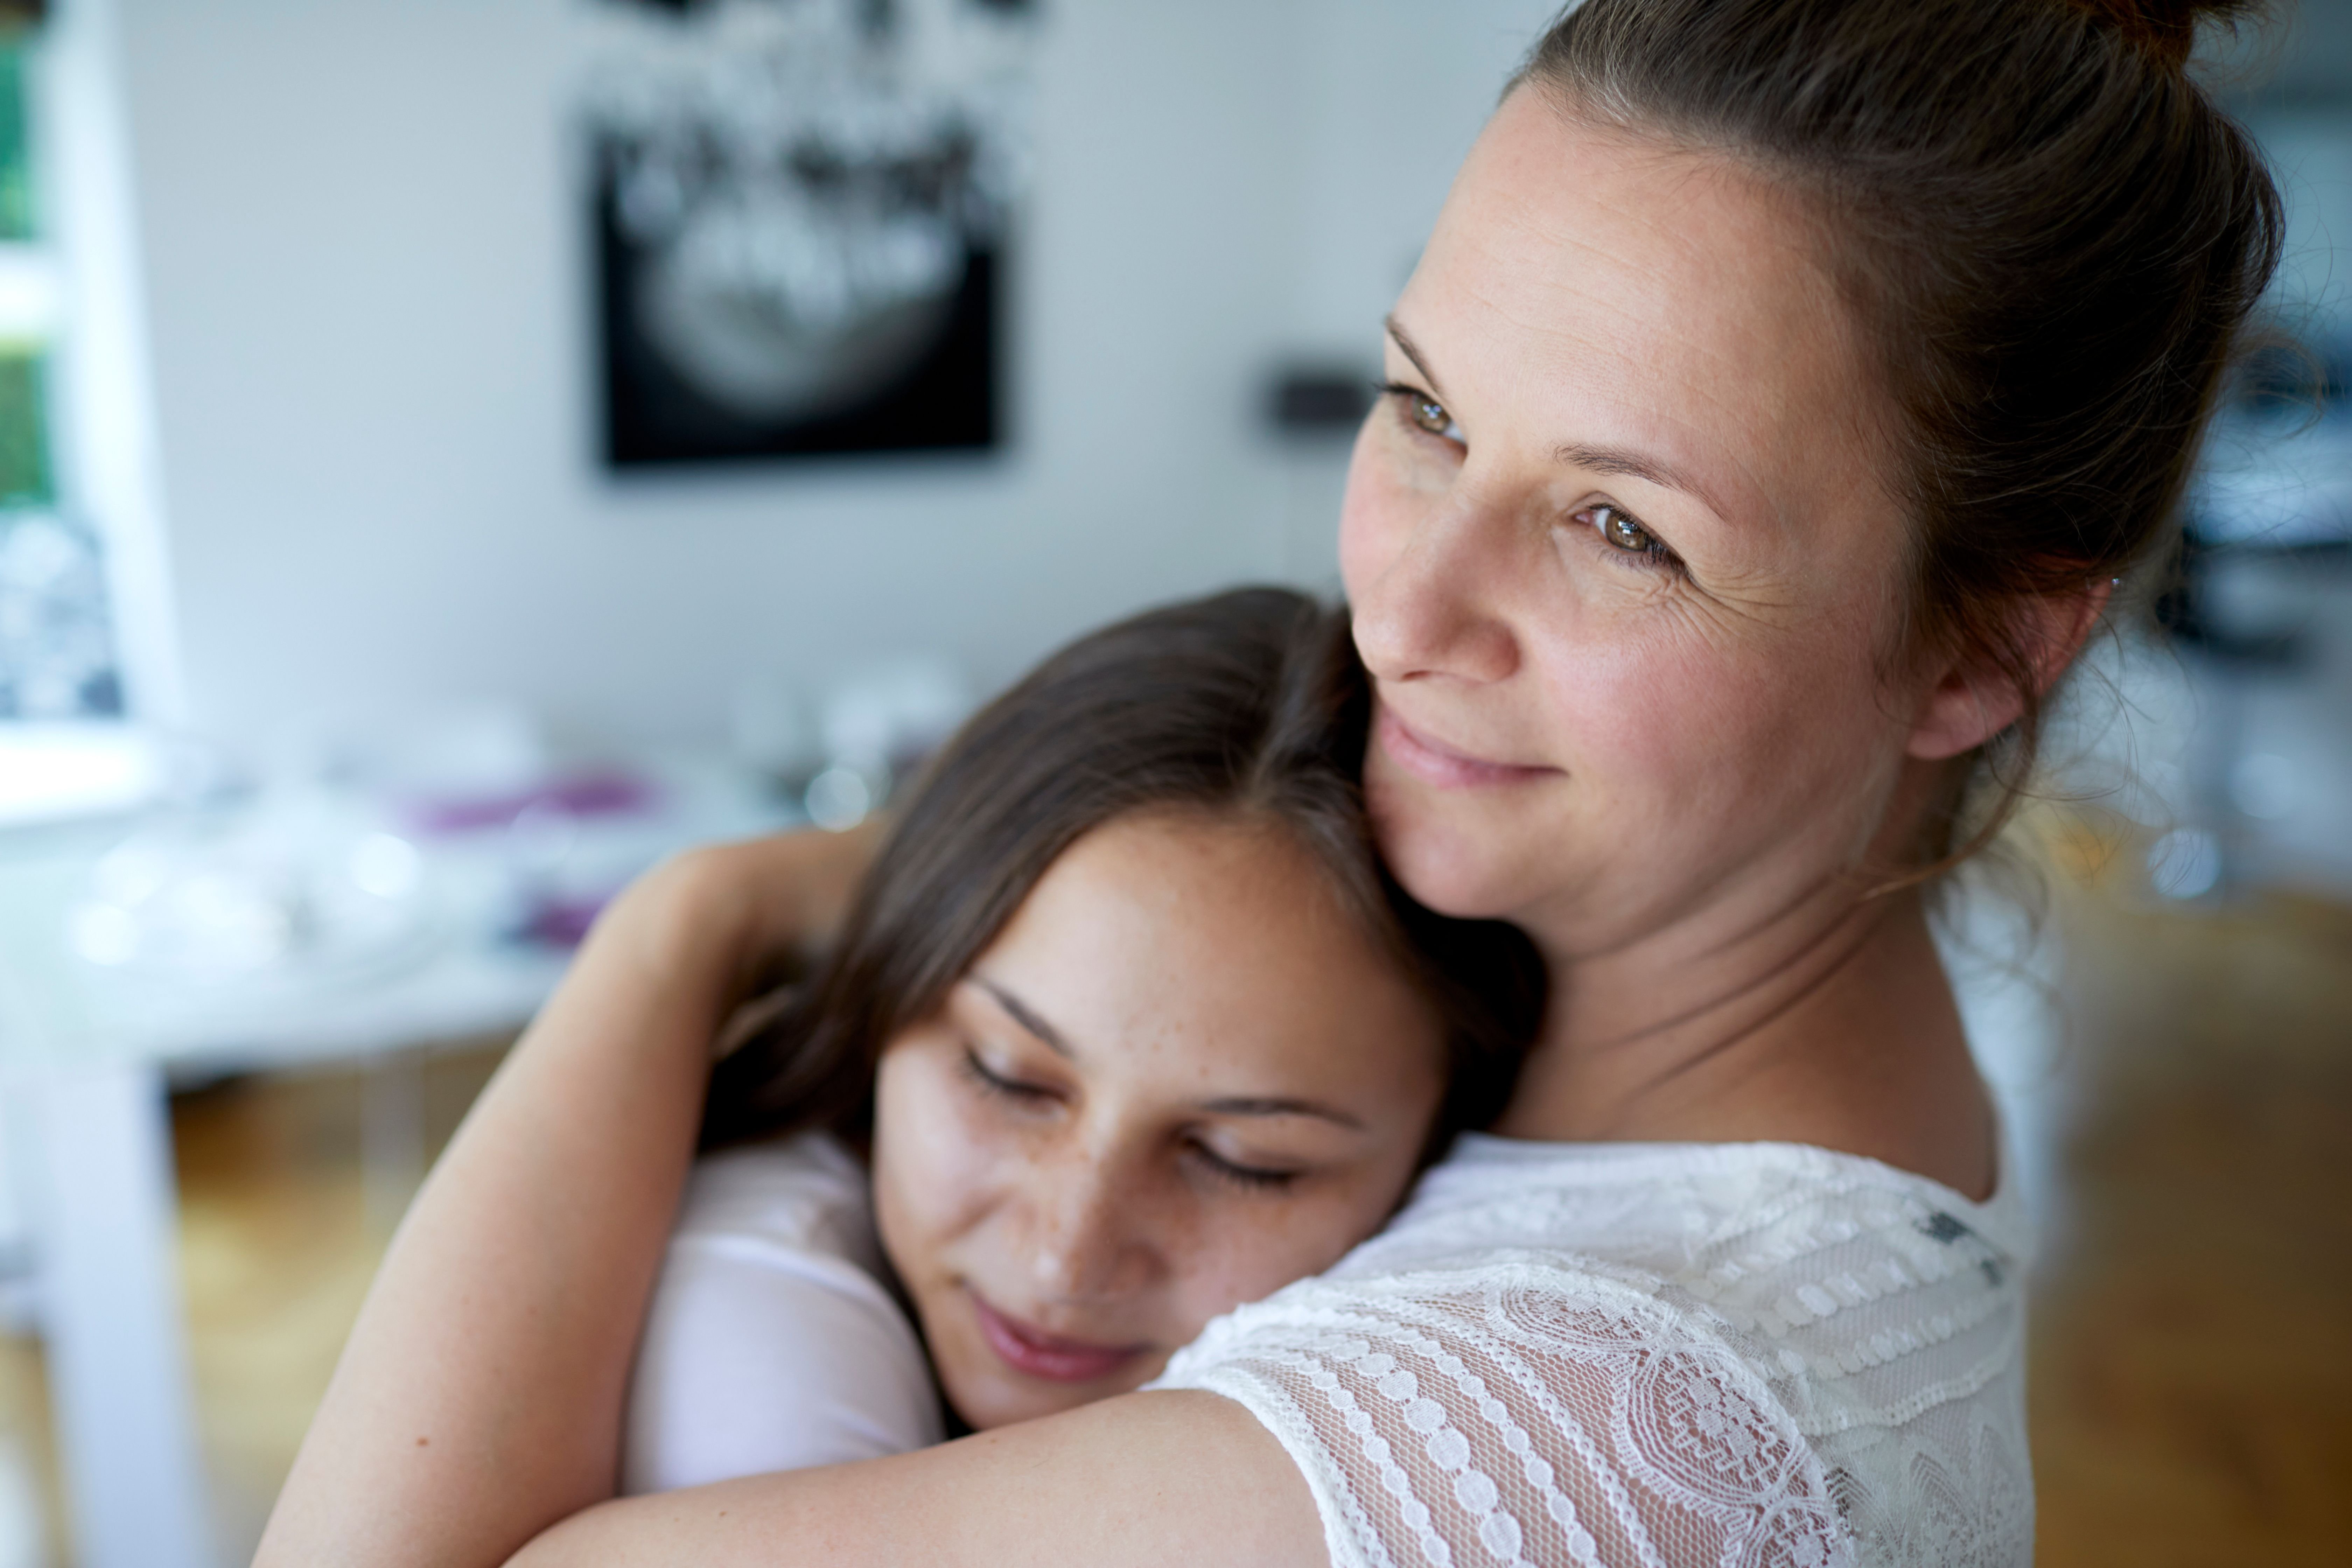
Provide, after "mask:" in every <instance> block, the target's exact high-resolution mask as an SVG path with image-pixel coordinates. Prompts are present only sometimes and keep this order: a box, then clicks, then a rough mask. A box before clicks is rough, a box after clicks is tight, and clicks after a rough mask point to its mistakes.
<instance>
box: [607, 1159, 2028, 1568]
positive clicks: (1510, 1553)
mask: <svg viewBox="0 0 2352 1568" xmlns="http://www.w3.org/2000/svg"><path fill="white" fill-rule="evenodd" d="M2013 1187H2014V1184H2013V1183H2010V1182H2007V1181H2006V1180H2004V1184H2003V1191H2002V1192H2001V1193H2000V1195H1998V1196H1997V1197H1995V1198H1994V1199H1993V1200H1992V1201H1991V1202H1990V1203H1985V1204H1975V1203H1971V1202H1969V1200H1968V1199H1966V1198H1964V1197H1962V1196H1960V1195H1959V1194H1957V1193H1954V1192H1952V1191H1951V1190H1950V1189H1948V1188H1946V1187H1943V1186H1941V1185H1939V1184H1936V1183H1934V1182H1930V1181H1927V1180H1926V1179H1925V1178H1923V1177H1919V1176H1915V1175H1910V1174H1907V1173H1904V1172H1901V1171H1897V1170H1895V1169H1893V1168H1891V1167H1889V1166H1886V1165H1884V1164H1881V1163H1878V1162H1876V1161H1874V1160H1865V1159H1862V1158H1859V1157H1857V1156H1854V1155H1850V1154H1839V1153H1833V1152H1830V1151H1827V1150H1823V1149H1816V1148H1811V1147H1807V1146H1803V1145H1799V1144H1788V1143H1740V1144H1703V1143H1683V1144H1607V1143H1603V1144H1572V1143H1535V1142H1516V1141H1511V1140H1506V1139H1499V1138H1488V1137H1477V1136H1471V1137H1465V1138H1464V1139H1463V1140H1462V1141H1461V1142H1459V1143H1458V1144H1457V1145H1456V1147H1455V1149H1454V1153H1453V1154H1452V1155H1451V1156H1450V1157H1449V1158H1448V1159H1447V1160H1446V1161H1445V1162H1444V1163H1442V1164H1441V1165H1439V1166H1437V1167H1436V1168H1435V1169H1433V1170H1432V1171H1431V1172H1430V1173H1428V1174H1427V1175H1426V1176H1424V1177H1423V1180H1422V1182H1421V1184H1420V1185H1419V1186H1418V1187H1417V1188H1416V1189H1415V1190H1414V1193H1413V1195H1412V1200H1411V1201H1410V1202H1409V1203H1408V1204H1407V1205H1406V1206H1405V1208H1404V1209H1403V1210H1402V1212H1401V1213H1400V1214H1399V1215H1397V1216H1396V1218H1395V1219H1394V1220H1393V1221H1391V1223H1390V1225H1389V1226H1388V1227H1387V1228H1386V1229H1385V1230H1383V1231H1382V1232H1381V1234H1380V1235H1379V1236H1376V1237H1373V1238H1372V1239H1370V1241H1367V1242H1366V1243H1364V1244H1363V1245H1362V1246H1361V1247H1358V1248H1357V1249H1356V1250H1355V1251H1353V1252H1352V1253H1350V1254H1349V1256H1348V1257H1347V1258H1344V1259H1342V1260H1341V1261H1340V1262H1339V1265H1338V1266H1337V1267H1335V1268H1332V1269H1331V1270H1330V1271H1329V1272H1328V1273H1325V1274H1322V1275H1318V1276H1317V1277H1315V1278H1313V1279H1303V1280H1300V1281H1299V1282H1297V1284H1294V1285H1291V1286H1289V1287H1287V1288H1286V1289H1282V1290H1280V1291H1277V1292H1276V1293H1275V1294H1274V1295H1272V1296H1270V1297H1268V1298H1267V1299H1266V1300H1264V1301H1261V1302H1257V1303H1255V1304H1253V1305H1250V1306H1245V1307H1242V1308H1239V1309H1237V1310H1234V1311H1233V1312H1230V1313H1228V1314H1226V1315H1225V1316H1224V1317H1223V1318H1220V1319H1218V1320H1217V1321H1214V1322H1213V1323H1211V1324H1210V1325H1209V1327H1208V1329H1207V1330H1206V1331H1204V1332H1203V1333H1202V1336H1201V1337H1200V1339H1199V1340H1197V1341H1195V1342H1193V1343H1192V1345H1190V1346H1188V1347H1187V1348H1186V1349H1184V1350H1182V1351H1180V1352H1177V1355H1176V1357H1175V1358H1174V1360H1173V1361H1171V1363H1170V1365H1169V1368H1168V1372H1167V1373H1166V1374H1165V1375H1164V1376H1163V1377H1162V1378H1161V1379H1160V1382H1159V1383H1157V1384H1154V1385H1153V1386H1155V1387H1160V1388H1196V1389H1205V1390H1210V1391H1213V1392H1215V1393H1217V1394H1223V1395H1225V1396H1226V1397H1228V1398H1231V1399H1234V1400H1235V1401H1237V1402H1239V1403H1240V1404H1241V1405H1244V1407H1245V1408H1247V1409H1248V1410H1250V1411H1251V1412H1252V1413H1253V1414H1254V1415H1255V1416H1256V1417H1257V1418H1258V1419H1259V1420H1260V1421H1262V1422H1263V1423H1264V1424H1265V1426H1266V1427H1267V1428H1268V1429H1269V1430H1270V1431H1271V1432H1272V1433H1273V1434H1274V1435H1275V1436H1276V1438H1277V1439H1279V1440H1280V1441H1281V1443H1282V1444H1283V1446H1284V1447H1285V1448H1286V1450H1287V1451H1288V1453H1289V1455H1290V1457H1291V1458H1292V1459H1293V1460H1294V1461H1295V1462H1296V1463H1297V1466H1298V1468H1299V1469H1300V1471H1301V1473H1302V1474H1303V1475H1304V1476H1305V1478H1306V1479H1307V1485H1308V1487H1309V1489H1311V1491H1312V1492H1313V1494H1314V1496H1315V1500H1316V1503H1317V1506H1318V1510H1320V1512H1321V1514H1322V1520H1323V1529H1324V1539H1325V1542H1326V1544H1327V1546H1328V1550H1329V1553H1330V1561H1331V1564H1332V1568H1405V1565H1418V1564H1433V1565H1435V1568H1448V1565H1449V1564H1459V1565H1461V1568H1469V1565H1472V1564H1479V1565H1486V1564H1498V1565H1499V1564H1517V1563H1528V1564H1534V1563H1542V1564H1554V1563H1560V1564H1565V1563H1576V1564H1583V1565H1587V1568H1597V1565H1599V1564H1601V1563H1610V1564H1618V1563H1638V1564H1644V1565H1647V1568H1685V1565H1686V1564H1696V1563H1708V1564H1717V1563H1753V1564H1779V1565H1785V1568H1827V1565H1830V1564H1846V1563H1853V1564H1871V1565H1874V1568H1875V1565H1894V1564H1905V1565H1908V1564H1922V1565H1924V1564H1931V1563H1932V1564H1944V1563H1974V1564H1986V1565H1992V1564H2015V1565H2017V1568H2025V1565H2027V1564H2029V1563H2031V1562H2032V1542H2033V1489H2032V1469H2031V1467H2030V1465H2029V1463H2028V1459H2027V1453H2026V1441H2025V1408H2024V1328H2025V1300H2024V1291H2023V1276H2024V1265H2025V1261H2026V1257H2027V1254H2028V1252H2029V1250H2030V1238H2029V1234H2028V1227H2027V1225H2026V1223H2025V1219H2024V1215H2023V1213H2022V1208H2021V1204H2020V1202H2019V1201H2018V1199H2017V1197H2016V1195H2015V1194H2014V1192H2013V1191H2012V1190H2011V1189H2012V1188H2013ZM881 1271H882V1263H881V1259H880V1256H879V1249H878V1247H877V1244H876V1242H875V1240H874V1236H873V1227H872V1222H871V1218H870V1201H869V1199H868V1197H867V1193H866V1175H865V1173H864V1171H863V1170H861V1169H860V1168H859V1166H858V1164H857V1163H856V1161H855V1160H854V1159H852V1158H851V1157H850V1155H849V1153H848V1152H846V1151H845V1150H844V1149H843V1148H842V1147H841V1146H840V1145H839V1144H838V1143H835V1142H833V1141H832V1140H830V1139H796V1140H793V1141H792V1142H787V1143H783V1144H779V1145H773V1146H771V1147H768V1148H761V1149H750V1150H741V1151H737V1152H730V1153H727V1154H722V1155H719V1156H718V1157H716V1158H713V1159H710V1160H707V1161H705V1162H703V1163H702V1164H701V1165H700V1166H699V1167H698V1169H697V1171H696V1173H695V1177H694V1180H693V1184H692V1186H691V1188H690V1189H689V1192H688V1198H687V1202H686V1205H685V1211H684V1215H683V1216H682V1218H681V1221H680V1225H679V1230H678V1234H677V1237H676V1238H675V1240H674V1241H673V1242H672V1244H671V1249H670V1256H669V1258H668V1262H667V1266H666V1268H665V1269H664V1272H663V1277H662V1281H661V1286H660V1289H659V1291H658V1292H657V1294H656V1300H655V1304H654V1310H653V1315H652V1319H651V1321H649V1322H648V1324H647V1326H646V1339H645V1342H644V1347H643V1349H642V1350H641V1352H640V1353H639V1358H638V1364H637V1369H636V1382H635V1388H634V1391H633V1394H632V1401H631V1408H630V1412H629V1420H628V1438H627V1445H628V1446H627V1452H626V1456H625V1465H624V1474H625V1484H626V1487H627V1489H629V1490H631V1491H646V1490H655V1489H664V1488H668V1487H676V1486H687V1485H693V1484H697V1483H699V1482H704V1481H711V1480H719V1479H727V1478H729V1477H732V1476H740V1475H746V1474H752V1473H757V1472H761V1471H767V1470H775V1469H789V1468H795V1467H799V1466H803V1465H818V1464H829V1463H833V1462H835V1461H838V1460H844V1459H855V1458H876V1457H879V1456H881V1455H884V1454H889V1453H898V1452H902V1451H904V1450H906V1449H908V1448H914V1447H921V1446H923V1445H925V1444H928V1443H933V1442H937V1441H939V1440H940V1436H941V1430H940V1407H939V1403H938V1398H937V1395H936V1394H934V1392H933V1389H932V1384H931V1380H930V1377H929V1370H928V1368H927V1366H926V1365H925V1363H924V1361H923V1356H922V1350H921V1346H920V1344H919V1342H918V1341H917V1339H916V1336H915V1334H914V1331H913V1330H912V1329H911V1328H910V1327H909V1325H908V1321H907V1320H906V1317H905V1315H904V1314H903V1313H902V1312H901V1311H900V1310H899V1309H898V1304H897V1302H896V1301H895V1300H892V1299H891V1296H890V1294H889V1292H888V1291H887V1290H886V1289H884V1288H883V1287H882V1286H881V1285H880V1284H879V1283H878V1280H879V1279H880V1278H881Z"/></svg>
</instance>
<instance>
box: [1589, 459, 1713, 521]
mask: <svg viewBox="0 0 2352 1568" xmlns="http://www.w3.org/2000/svg"><path fill="white" fill-rule="evenodd" d="M1551 455H1552V458H1553V460H1555V461H1557V462H1561V463H1566V464H1568V465H1569V466H1570V467H1571V468H1584V469H1588V470H1590V471H1591V472H1592V473H1596V474H1624V475H1627V476H1629V477H1631V478H1633V479H1647V480H1649V481H1650V483H1652V484H1654V485H1663V486H1664V487H1665V488H1666V489H1670V490H1680V491H1682V492H1683V493H1684V494H1685V495H1688V496H1694V497H1696V498H1697V500H1699V501H1700V502H1701V503H1702V504H1703V505H1705V506H1706V509H1707V510H1709V511H1712V512H1713V513H1715V515H1716V516H1717V517H1719V518H1722V519H1723V520H1724V521H1727V522H1728V521H1731V514H1730V513H1729V512H1727V511H1726V510H1724V509H1723V507H1722V505H1721V504H1720V503H1719V502H1717V500H1716V499H1715V497H1713V496H1712V495H1709V494H1708V493H1707V491H1706V487H1705V486H1703V485H1701V484H1700V483H1699V482H1698V481H1697V480H1696V479H1693V478H1692V477H1691V476H1690V475H1689V474H1687V473H1685V471H1684V470H1682V469H1680V468H1675V466H1674V465H1673V464H1671V463H1668V462H1665V461H1664V460H1663V459H1661V458H1653V457H1650V456H1648V455H1646V454H1644V453H1641V452H1636V451H1633V450H1630V449H1629V448H1627V447H1589V446H1586V445H1585V444H1584V443H1582V442H1580V441H1569V442H1565V443H1563V444H1562V445H1560V446H1558V447H1553V448H1552V451H1551Z"/></svg>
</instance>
